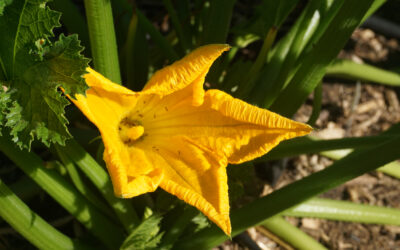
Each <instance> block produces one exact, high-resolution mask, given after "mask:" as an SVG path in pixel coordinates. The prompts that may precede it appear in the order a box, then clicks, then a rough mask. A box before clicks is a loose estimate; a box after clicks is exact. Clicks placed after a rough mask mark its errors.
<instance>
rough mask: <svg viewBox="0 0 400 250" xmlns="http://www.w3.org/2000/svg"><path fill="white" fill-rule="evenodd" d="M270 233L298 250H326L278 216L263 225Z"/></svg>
mask: <svg viewBox="0 0 400 250" xmlns="http://www.w3.org/2000/svg"><path fill="white" fill-rule="evenodd" d="M261 225H262V226H264V227H266V228H267V229H268V231H270V232H271V233H273V234H275V235H276V236H278V237H279V238H280V239H282V240H284V241H285V242H286V243H289V244H290V245H291V246H293V247H295V248H296V249H313V250H322V249H326V248H325V247H324V246H323V245H321V244H320V243H319V242H318V241H316V240H315V239H313V238H311V237H310V236H308V235H307V234H306V233H304V232H303V231H301V230H300V229H298V228H297V227H295V226H293V225H292V224H290V223H289V222H287V221H286V220H285V219H284V218H282V217H281V216H279V215H277V216H274V217H271V218H269V219H267V220H265V221H263V222H262V223H261Z"/></svg>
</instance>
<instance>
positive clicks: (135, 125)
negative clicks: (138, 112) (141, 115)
mask: <svg viewBox="0 0 400 250" xmlns="http://www.w3.org/2000/svg"><path fill="white" fill-rule="evenodd" d="M118 132H119V136H120V138H121V140H122V142H124V143H125V144H128V145H130V144H132V143H133V142H135V141H137V140H138V139H140V138H141V137H143V134H144V127H143V126H142V125H140V122H139V121H134V120H130V119H128V118H124V119H122V120H121V122H120V124H119V126H118Z"/></svg>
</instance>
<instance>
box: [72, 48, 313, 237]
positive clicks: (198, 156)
mask: <svg viewBox="0 0 400 250" xmlns="http://www.w3.org/2000/svg"><path fill="white" fill-rule="evenodd" d="M228 49H229V46H227V45H208V46H204V47H201V48H198V49H196V50H195V51H193V52H192V53H191V54H189V55H188V56H186V57H184V58H183V59H182V60H180V61H177V62H175V63H173V64H172V65H170V66H168V67H166V68H164V69H162V70H159V71H158V72H156V73H155V74H154V76H153V77H152V78H151V79H150V81H149V82H148V83H147V84H146V86H145V88H144V89H143V90H142V91H141V92H133V91H131V90H129V89H127V88H124V87H122V86H120V85H118V84H115V83H112V82H111V81H110V80H108V79H106V78H105V77H103V76H102V75H100V74H99V73H97V72H96V71H94V70H92V69H90V68H88V69H87V71H88V72H89V73H88V74H86V75H85V76H84V78H85V79H86V83H87V84H88V85H89V86H90V89H89V90H88V91H87V92H86V96H84V95H80V94H78V95H76V96H75V97H76V100H72V101H73V102H74V103H75V105H76V106H78V108H79V109H80V110H81V111H82V112H83V113H84V114H85V115H86V116H87V117H88V118H89V120H90V121H91V122H93V123H94V124H95V125H96V126H97V128H98V129H99V130H100V132H101V136H102V139H103V142H104V146H105V150H104V160H105V162H106V164H107V168H108V171H109V173H110V175H111V179H112V183H113V186H114V191H115V194H116V195H117V196H119V197H122V198H130V197H134V196H137V195H140V194H143V193H147V192H152V191H154V190H155V189H156V188H157V187H161V188H162V189H164V190H165V191H167V192H169V193H171V194H173V195H175V196H177V197H178V198H180V199H182V200H184V201H185V202H187V203H188V204H190V205H192V206H195V207H196V208H198V209H199V210H200V211H202V212H203V213H204V214H205V215H206V216H207V217H208V218H210V220H212V221H213V222H215V223H216V224H217V225H218V226H219V227H220V228H221V229H222V230H223V231H224V232H225V233H226V234H228V235H230V233H231V225H230V220H229V199H228V185H227V174H226V166H227V165H228V163H232V164H239V163H242V162H245V161H249V160H252V159H254V158H256V157H259V156H261V155H263V154H265V153H266V152H268V151H269V150H271V149H272V148H273V147H275V146H276V145H277V144H278V143H279V142H280V141H282V140H286V139H289V138H293V137H296V136H302V135H305V134H307V133H309V132H310V131H311V128H310V127H309V126H308V125H305V124H302V123H299V122H295V121H292V120H289V119H286V118H284V117H281V116H279V115H277V114H275V113H272V112H270V111H268V110H265V109H261V108H258V107H255V106H252V105H250V104H247V103H245V102H243V101H241V100H238V99H235V98H233V97H232V96H230V95H228V94H226V93H224V92H222V91H219V90H215V89H212V90H208V91H204V89H203V83H204V78H205V76H206V74H207V72H208V70H209V68H210V67H211V65H212V63H213V62H214V61H215V59H216V58H217V57H219V56H220V55H221V53H222V52H224V51H226V50H228Z"/></svg>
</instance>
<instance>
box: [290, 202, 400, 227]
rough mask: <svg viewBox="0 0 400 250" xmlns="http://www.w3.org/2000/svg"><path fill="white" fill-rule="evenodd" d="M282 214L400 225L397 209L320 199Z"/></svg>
mask: <svg viewBox="0 0 400 250" xmlns="http://www.w3.org/2000/svg"><path fill="white" fill-rule="evenodd" d="M282 214H283V215H285V216H294V217H312V218H321V219H329V220H340V221H350V222H359V223H373V224H387V225H396V226H399V225H400V210H399V209H394V208H388V207H379V206H371V205H366V204H356V203H353V202H349V201H339V200H330V199H322V198H313V199H311V200H308V201H306V202H304V203H302V204H300V205H298V206H296V207H293V208H291V209H289V210H286V211H285V212H283V213H282Z"/></svg>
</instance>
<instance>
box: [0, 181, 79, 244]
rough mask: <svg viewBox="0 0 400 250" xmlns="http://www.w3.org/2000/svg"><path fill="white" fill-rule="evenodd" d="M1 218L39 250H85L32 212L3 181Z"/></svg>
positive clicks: (0, 195)
mask: <svg viewBox="0 0 400 250" xmlns="http://www.w3.org/2000/svg"><path fill="white" fill-rule="evenodd" d="M0 216H1V217H2V218H3V219H4V220H5V221H7V222H8V224H10V225H11V226H12V227H13V228H14V229H15V230H16V231H18V232H19V233H20V234H22V236H24V238H25V239H27V240H28V241H29V242H31V243H32V244H33V245H34V246H36V247H37V248H39V249H78V248H79V249H84V247H83V246H82V245H78V244H77V242H74V241H73V240H72V239H70V238H69V237H68V236H66V235H64V234H62V233H61V232H59V231H58V230H57V229H55V228H54V227H52V226H51V225H49V224H48V223H47V222H46V221H45V220H43V219H42V218H41V217H40V216H39V215H37V214H36V213H34V212H33V211H31V210H30V209H29V207H28V206H27V205H26V204H25V203H24V202H23V201H21V200H20V199H19V198H18V197H17V196H16V195H15V194H14V193H13V192H12V191H11V190H10V189H9V188H8V187H7V186H6V185H5V184H4V183H3V181H2V180H0Z"/></svg>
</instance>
